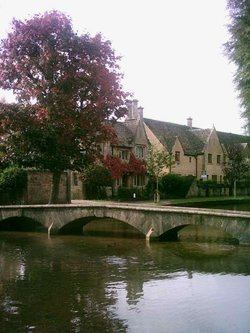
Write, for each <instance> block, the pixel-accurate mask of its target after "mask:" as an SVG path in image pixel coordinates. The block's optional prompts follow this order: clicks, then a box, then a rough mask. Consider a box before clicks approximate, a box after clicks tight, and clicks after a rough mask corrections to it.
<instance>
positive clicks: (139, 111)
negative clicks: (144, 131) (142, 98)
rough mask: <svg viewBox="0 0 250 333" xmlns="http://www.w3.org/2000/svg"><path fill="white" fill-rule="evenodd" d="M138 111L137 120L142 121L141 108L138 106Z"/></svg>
mask: <svg viewBox="0 0 250 333" xmlns="http://www.w3.org/2000/svg"><path fill="white" fill-rule="evenodd" d="M137 110H138V118H139V119H140V120H141V121H143V107H141V106H139V108H138V109H137Z"/></svg>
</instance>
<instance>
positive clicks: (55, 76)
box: [0, 11, 127, 203]
mask: <svg viewBox="0 0 250 333" xmlns="http://www.w3.org/2000/svg"><path fill="white" fill-rule="evenodd" d="M118 60H119V58H118V57H117V56H116V55H115V52H114V50H113V49H112V47H111V44H110V42H109V41H107V40H103V38H102V36H101V35H100V34H97V35H96V36H93V37H92V36H90V35H89V34H83V35H78V34H76V33H75V32H74V31H73V28H72V24H71V20H70V18H69V17H68V16H66V15H64V14H62V13H60V12H57V11H53V12H48V13H45V14H43V15H35V16H34V17H33V18H31V19H28V20H25V21H20V20H16V19H14V20H13V22H12V30H11V32H10V33H9V34H8V36H7V38H5V39H3V40H2V41H1V44H0V87H1V88H2V89H7V90H12V91H13V93H14V95H15V96H16V101H17V102H16V104H12V105H8V104H6V103H2V104H1V106H0V109H1V110H0V118H1V119H0V130H1V135H2V136H3V137H4V138H5V148H6V155H5V156H6V159H9V161H11V162H15V163H18V164H19V165H21V166H31V167H36V168H41V169H48V170H50V171H51V172H52V174H53V188H52V192H51V193H52V194H51V200H50V202H51V203H56V202H57V200H58V193H59V182H60V177H61V174H62V172H63V171H64V170H66V169H68V170H82V169H83V168H84V167H85V166H86V165H87V164H88V163H89V162H91V161H93V160H94V159H95V158H96V155H97V154H98V149H97V147H98V143H100V142H104V141H106V140H110V139H112V136H113V135H114V133H113V130H112V121H116V120H117V119H119V118H120V117H123V116H124V114H125V112H126V108H125V99H126V97H127V96H126V94H125V93H124V91H123V89H122V86H121V78H122V74H121V73H120V68H119V66H118Z"/></svg>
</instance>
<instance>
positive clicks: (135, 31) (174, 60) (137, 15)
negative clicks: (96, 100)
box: [0, 0, 244, 134]
mask: <svg viewBox="0 0 250 333" xmlns="http://www.w3.org/2000/svg"><path fill="white" fill-rule="evenodd" d="M51 9H56V10H60V11H63V12H65V13H67V14H68V15H69V16H70V17H71V18H72V22H73V27H74V30H75V31H78V32H79V34H81V33H85V32H89V33H90V34H95V33H98V32H101V33H102V34H103V36H104V37H105V39H109V40H111V42H112V47H113V48H114V49H115V50H116V53H117V55H121V56H122V60H121V62H120V65H121V70H122V72H123V73H124V80H123V86H124V90H126V91H129V92H132V93H133V94H134V98H136V99H138V100H139V105H140V106H142V107H144V116H145V117H147V118H152V119H158V120H163V121H169V122H174V123H178V124H186V119H187V118H188V117H189V116H191V117H192V118H193V126H196V127H201V128H211V127H212V126H213V125H214V126H215V128H216V129H217V130H220V131H225V132H232V133H239V134H242V133H243V129H242V126H243V125H244V122H243V120H242V119H241V118H240V107H239V101H238V100H237V92H236V91H235V89H234V84H233V71H234V67H233V65H232V64H231V65H229V63H228V59H227V58H226V57H225V56H224V55H223V46H222V45H223V43H224V42H226V41H227V38H228V36H227V28H226V23H227V11H226V0H189V1H187V0H178V1H176V0H22V1H15V0H0V38H3V37H5V36H6V34H7V32H8V31H9V30H10V22H11V20H12V18H13V17H15V18H20V19H26V18H29V17H32V16H33V15H34V14H36V13H43V12H44V11H46V10H47V11H48V10H51ZM0 96H3V93H0Z"/></svg>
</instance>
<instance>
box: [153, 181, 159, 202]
mask: <svg viewBox="0 0 250 333" xmlns="http://www.w3.org/2000/svg"><path fill="white" fill-rule="evenodd" d="M154 202H156V203H159V202H160V192H159V178H158V177H156V192H155V198H154Z"/></svg>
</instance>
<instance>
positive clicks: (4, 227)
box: [0, 216, 46, 231]
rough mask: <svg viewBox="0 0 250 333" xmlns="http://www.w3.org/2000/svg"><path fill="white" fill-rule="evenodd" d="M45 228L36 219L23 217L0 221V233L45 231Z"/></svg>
mask: <svg viewBox="0 0 250 333" xmlns="http://www.w3.org/2000/svg"><path fill="white" fill-rule="evenodd" d="M45 230H46V228H45V227H44V226H43V224H42V223H40V222H39V221H37V220H36V219H33V218H29V217H25V216H12V217H8V218H5V219H3V220H2V221H0V231H45Z"/></svg>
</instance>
